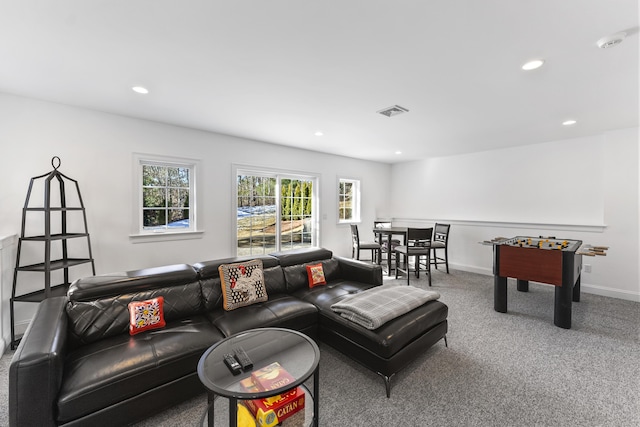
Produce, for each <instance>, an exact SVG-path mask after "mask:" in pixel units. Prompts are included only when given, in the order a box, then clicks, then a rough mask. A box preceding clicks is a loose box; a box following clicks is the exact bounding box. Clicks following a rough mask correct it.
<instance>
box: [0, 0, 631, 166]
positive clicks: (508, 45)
mask: <svg viewBox="0 0 640 427" xmlns="http://www.w3.org/2000/svg"><path fill="white" fill-rule="evenodd" d="M625 30H626V31H627V32H628V34H629V35H628V36H627V38H626V40H625V41H624V42H623V43H622V44H620V45H618V46H616V47H614V48H610V49H599V48H598V47H597V45H596V42H597V40H598V39H600V38H602V37H603V36H606V35H610V34H613V33H617V32H620V31H625ZM637 32H638V1H637V0H535V1H525V0H521V1H515V0H315V1H313V0H226V1H218V0H188V1H186V0H185V1H180V0H127V1H125V0H91V1H87V0H56V1H43V0H0V92H5V93H10V94H17V95H22V96H27V97H33V98H38V99H43V100H49V101H55V102H59V103H63V104H69V105H75V106H80V107H86V108H90V109H95V110H100V111H106V112H111V113H116V114H121V115H125V116H131V117H139V118H143V119H149V120H155V121H159V122H166V123H172V124H176V125H180V126H187V127H191V128H196V129H203V130H207V131H213V132H219V133H224V134H230V135H237V136H241V137H245V138H251V139H256V140H260V141H266V142H270V143H275V144H283V145H291V146H296V147H301V148H306V149H312V150H318V151H324V152H328V153H334V154H339V155H345V156H350V157H356V158H362V159H369V160H375V161H381V162H388V163H396V162H402V161H408V160H415V159H418V158H425V157H430V156H443V155H453V154H460V153H465V152H474V151H481V150H490V149H496V148H502V147H508V146H516V145H524V144H532V143H541V142H548V141H553V140H561V139H567V138H575V137H580V136H586V135H594V134H598V133H601V132H604V131H607V130H611V129H618V128H627V127H636V126H638V116H639V113H638V92H639V85H638V80H639V70H638V62H639V61H638V57H639V47H638V34H637ZM533 58H543V59H544V60H545V61H546V63H545V65H544V67H542V68H541V69H538V70H536V71H529V72H525V71H522V70H521V69H520V67H521V65H522V64H523V63H524V62H525V61H527V60H529V59H533ZM134 85H142V86H145V87H147V88H148V89H149V90H150V93H149V94H148V95H138V94H136V93H134V92H132V91H131V87H132V86H134ZM395 104H398V105H400V106H402V107H405V108H407V109H409V112H408V113H405V114H402V115H398V116H395V117H390V118H389V117H385V116H382V115H380V114H376V111H378V110H381V109H383V108H386V107H390V106H392V105H395ZM569 118H572V119H575V120H577V121H578V123H577V124H576V125H574V126H570V127H567V126H562V125H561V123H562V122H563V121H564V120H566V119H569ZM0 120H1V119H0ZM316 131H322V132H323V133H324V135H323V136H321V137H318V136H315V135H314V133H315V132H316ZM396 151H402V154H399V155H398V154H394V153H395V152H396Z"/></svg>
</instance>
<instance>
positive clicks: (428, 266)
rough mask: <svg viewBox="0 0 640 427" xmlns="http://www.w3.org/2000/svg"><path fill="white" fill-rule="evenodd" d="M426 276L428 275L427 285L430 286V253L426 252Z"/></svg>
mask: <svg viewBox="0 0 640 427" xmlns="http://www.w3.org/2000/svg"><path fill="white" fill-rule="evenodd" d="M427 276H429V286H431V255H430V254H429V252H427Z"/></svg>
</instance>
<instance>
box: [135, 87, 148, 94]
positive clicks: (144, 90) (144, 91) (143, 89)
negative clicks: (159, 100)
mask: <svg viewBox="0 0 640 427" xmlns="http://www.w3.org/2000/svg"><path fill="white" fill-rule="evenodd" d="M131 90H132V91H134V92H135V93H141V94H143V95H146V94H148V93H149V89H147V88H146V87H142V86H134V87H132V88H131Z"/></svg>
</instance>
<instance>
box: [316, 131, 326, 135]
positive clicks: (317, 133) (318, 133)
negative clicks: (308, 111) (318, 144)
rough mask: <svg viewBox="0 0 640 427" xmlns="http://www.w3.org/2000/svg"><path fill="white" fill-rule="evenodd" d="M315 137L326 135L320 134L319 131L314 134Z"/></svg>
mask: <svg viewBox="0 0 640 427" xmlns="http://www.w3.org/2000/svg"><path fill="white" fill-rule="evenodd" d="M314 135H315V136H322V135H324V133H322V132H320V131H317V132H316V133H314Z"/></svg>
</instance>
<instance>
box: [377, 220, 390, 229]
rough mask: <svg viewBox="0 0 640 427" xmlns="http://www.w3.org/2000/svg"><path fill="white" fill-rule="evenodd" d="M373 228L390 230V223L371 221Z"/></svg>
mask: <svg viewBox="0 0 640 427" xmlns="http://www.w3.org/2000/svg"><path fill="white" fill-rule="evenodd" d="M373 228H391V221H373Z"/></svg>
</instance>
